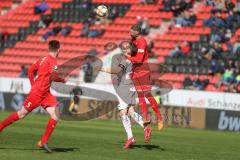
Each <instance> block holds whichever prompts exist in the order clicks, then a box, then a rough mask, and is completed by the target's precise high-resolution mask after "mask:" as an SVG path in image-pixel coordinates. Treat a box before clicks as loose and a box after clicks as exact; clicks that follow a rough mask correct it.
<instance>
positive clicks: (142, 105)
mask: <svg viewBox="0 0 240 160" xmlns="http://www.w3.org/2000/svg"><path fill="white" fill-rule="evenodd" d="M138 99H139V105H140V108H141V112H142V116H143V119H144V121H147V120H149V119H148V110H147V103H146V101H145V98H144V95H143V94H142V93H140V94H138Z"/></svg>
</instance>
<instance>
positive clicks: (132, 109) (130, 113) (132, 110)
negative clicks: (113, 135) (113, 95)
mask: <svg viewBox="0 0 240 160" xmlns="http://www.w3.org/2000/svg"><path fill="white" fill-rule="evenodd" d="M133 113H134V108H133V107H132V106H131V107H129V109H128V116H132V115H133Z"/></svg>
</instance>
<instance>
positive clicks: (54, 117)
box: [51, 114, 59, 121]
mask: <svg viewBox="0 0 240 160" xmlns="http://www.w3.org/2000/svg"><path fill="white" fill-rule="evenodd" d="M51 118H52V119H54V120H55V121H58V120H59V116H58V115H56V114H52V115H51Z"/></svg>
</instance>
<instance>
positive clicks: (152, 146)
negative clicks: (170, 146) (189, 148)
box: [130, 144, 165, 151]
mask: <svg viewBox="0 0 240 160" xmlns="http://www.w3.org/2000/svg"><path fill="white" fill-rule="evenodd" d="M130 148H131V149H136V148H143V149H146V150H155V149H159V150H161V151H165V149H164V148H162V147H160V146H157V145H150V144H149V145H148V144H141V145H139V144H135V145H131V146H130Z"/></svg>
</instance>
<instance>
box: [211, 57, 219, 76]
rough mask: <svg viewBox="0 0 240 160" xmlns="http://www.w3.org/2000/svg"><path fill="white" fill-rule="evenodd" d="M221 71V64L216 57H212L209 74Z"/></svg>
mask: <svg viewBox="0 0 240 160" xmlns="http://www.w3.org/2000/svg"><path fill="white" fill-rule="evenodd" d="M219 71H220V64H219V63H218V61H217V60H216V59H212V60H211V68H210V70H209V74H211V75H215V74H216V73H218V72H219Z"/></svg>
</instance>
